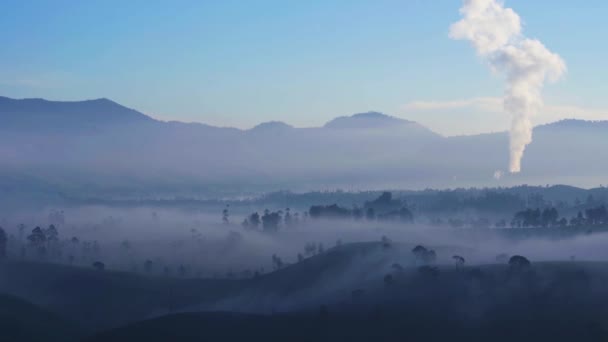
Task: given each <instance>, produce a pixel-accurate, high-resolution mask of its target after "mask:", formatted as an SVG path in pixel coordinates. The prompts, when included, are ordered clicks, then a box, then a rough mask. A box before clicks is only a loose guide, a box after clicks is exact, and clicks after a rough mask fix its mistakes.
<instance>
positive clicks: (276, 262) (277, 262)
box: [272, 254, 283, 270]
mask: <svg viewBox="0 0 608 342" xmlns="http://www.w3.org/2000/svg"><path fill="white" fill-rule="evenodd" d="M272 266H273V268H274V269H275V270H280V269H281V268H283V260H281V258H279V257H278V256H277V255H276V254H273V255H272Z"/></svg>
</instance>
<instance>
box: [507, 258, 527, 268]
mask: <svg viewBox="0 0 608 342" xmlns="http://www.w3.org/2000/svg"><path fill="white" fill-rule="evenodd" d="M509 267H510V268H511V269H512V270H515V271H521V270H524V269H527V268H529V267H530V261H529V260H528V259H527V258H526V257H523V256H521V255H514V256H512V257H511V258H510V259H509Z"/></svg>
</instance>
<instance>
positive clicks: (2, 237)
mask: <svg viewBox="0 0 608 342" xmlns="http://www.w3.org/2000/svg"><path fill="white" fill-rule="evenodd" d="M7 242H8V238H7V236H6V232H5V231H4V229H2V227H0V258H6V243H7Z"/></svg>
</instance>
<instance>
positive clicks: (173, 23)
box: [0, 0, 608, 134]
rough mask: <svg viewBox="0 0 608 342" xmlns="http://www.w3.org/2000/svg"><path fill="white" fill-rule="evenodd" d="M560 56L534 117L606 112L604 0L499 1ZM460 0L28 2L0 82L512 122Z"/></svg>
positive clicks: (211, 112) (239, 112)
mask: <svg viewBox="0 0 608 342" xmlns="http://www.w3.org/2000/svg"><path fill="white" fill-rule="evenodd" d="M505 4H506V6H507V7H511V8H513V9H514V10H515V11H516V12H517V13H519V15H520V16H521V17H522V19H523V21H524V23H525V28H524V31H525V34H526V35H527V36H528V37H531V38H538V39H540V40H541V41H542V42H543V43H544V44H545V45H546V46H547V47H548V48H549V49H551V50H552V51H554V52H556V53H558V54H559V55H561V57H562V58H563V59H564V60H565V61H566V64H567V66H568V73H567V75H566V77H565V78H564V79H563V80H561V81H560V82H559V83H557V84H554V85H548V86H547V87H546V91H545V102H546V104H547V105H548V106H547V108H546V109H545V110H544V111H543V113H541V114H540V115H539V116H538V117H537V119H536V123H542V122H548V121H553V120H556V119H559V118H564V117H581V118H589V119H608V97H607V96H606V95H605V91H606V86H605V82H606V80H607V79H608V67H607V65H606V61H607V60H608V48H606V45H605V39H606V36H607V34H608V24H606V23H605V18H606V14H607V13H608V2H606V1H603V0H588V1H582V2H573V1H565V0H564V1H561V0H553V1H540V0H539V1H530V0H507V1H505ZM460 6H461V2H460V1H459V0H441V1H428V0H409V1H408V0H394V1H392V0H375V1H354V0H343V1H331V0H311V1H284V0H277V1H253V0H252V1H245V0H241V1H229V0H222V1H219V0H217V1H71V0H66V1H62V0H57V1H27V0H18V1H12V0H8V1H7V0H4V1H3V2H2V11H0V41H1V42H2V49H1V50H0V95H4V96H10V97H17V98H22V97H43V98H48V99H57V100H80V99H89V98H99V97H107V98H110V99H112V100H114V101H117V102H119V103H121V104H124V105H126V106H128V107H132V108H135V109H138V110H140V111H143V112H145V113H147V114H150V115H152V116H154V117H156V118H160V119H166V120H169V119H171V120H182V121H198V122H205V123H209V124H214V125H221V126H237V127H244V128H246V127H250V126H253V125H255V124H256V123H259V122H261V121H269V120H281V121H285V122H287V123H290V124H293V125H295V126H316V125H321V124H323V123H324V122H326V121H328V120H329V119H331V118H333V117H335V116H339V115H347V114H352V113H355V112H362V111H369V110H377V111H382V112H385V113H389V114H392V115H395V116H398V117H403V118H407V119H412V120H416V121H419V122H421V123H423V124H425V125H427V126H429V127H430V128H432V129H434V130H436V131H438V132H440V133H444V134H461V133H475V132H483V131H497V130H506V128H507V127H508V122H509V118H508V116H507V115H506V114H503V113H502V110H501V103H500V100H499V97H500V96H501V94H502V91H503V82H502V80H501V79H500V77H499V76H497V75H492V74H491V73H490V72H489V71H488V68H487V66H486V65H484V64H483V62H481V60H480V59H479V58H478V57H476V55H475V52H474V51H473V49H472V48H471V47H470V46H469V44H468V43H466V42H463V41H454V40H451V39H449V38H448V30H449V26H450V24H452V23H453V22H455V21H457V20H458V19H459V12H458V9H459V7H460Z"/></svg>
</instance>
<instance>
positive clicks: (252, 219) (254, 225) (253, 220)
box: [249, 212, 260, 229]
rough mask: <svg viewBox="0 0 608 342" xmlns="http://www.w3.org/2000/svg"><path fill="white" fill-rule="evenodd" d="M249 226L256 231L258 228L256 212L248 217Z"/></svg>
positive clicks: (258, 215) (258, 217)
mask: <svg viewBox="0 0 608 342" xmlns="http://www.w3.org/2000/svg"><path fill="white" fill-rule="evenodd" d="M249 224H250V225H251V227H252V228H254V229H258V227H259V226H260V214H258V213H257V212H256V213H253V214H251V215H249Z"/></svg>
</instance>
